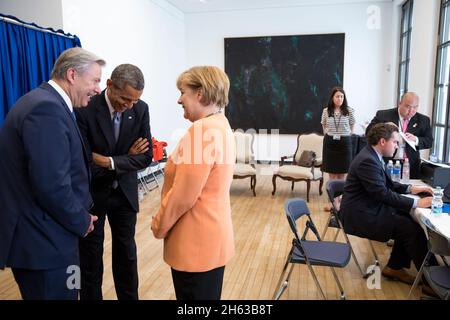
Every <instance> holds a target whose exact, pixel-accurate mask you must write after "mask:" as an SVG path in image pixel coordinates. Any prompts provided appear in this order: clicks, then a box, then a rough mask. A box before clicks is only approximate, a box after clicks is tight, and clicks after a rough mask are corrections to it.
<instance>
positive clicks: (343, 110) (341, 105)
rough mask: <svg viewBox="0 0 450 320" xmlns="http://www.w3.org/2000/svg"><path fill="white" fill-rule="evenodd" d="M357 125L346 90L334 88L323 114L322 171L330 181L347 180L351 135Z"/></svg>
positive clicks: (350, 156)
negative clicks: (348, 102)
mask: <svg viewBox="0 0 450 320" xmlns="http://www.w3.org/2000/svg"><path fill="white" fill-rule="evenodd" d="M354 124H355V117H354V111H353V109H352V108H350V107H349V106H348V104H347V98H346V96H345V92H344V89H342V88H340V87H334V88H333V89H332V91H331V95H330V99H329V100H328V104H327V106H326V108H325V109H323V112H322V126H323V133H324V139H323V158H322V159H323V160H322V170H323V171H324V172H327V173H328V174H329V176H330V179H345V178H346V176H347V172H348V168H349V166H350V162H351V160H352V142H351V138H350V137H351V135H352V133H353V126H354Z"/></svg>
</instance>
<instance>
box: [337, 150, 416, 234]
mask: <svg viewBox="0 0 450 320" xmlns="http://www.w3.org/2000/svg"><path fill="white" fill-rule="evenodd" d="M407 188H408V185H406V184H401V183H398V182H394V181H392V180H391V178H389V176H388V175H387V174H386V172H385V171H384V169H383V167H382V164H381V161H380V160H379V158H378V155H377V153H376V152H375V150H374V149H373V148H372V147H371V146H370V145H367V146H366V147H365V148H364V149H362V150H361V151H360V152H359V153H358V155H357V156H356V157H355V159H353V161H352V163H351V165H350V169H349V172H348V175H347V180H346V182H345V186H344V193H343V196H342V202H341V209H340V215H341V219H342V222H343V226H344V230H345V232H346V233H348V234H352V235H356V236H359V237H362V238H368V239H371V240H377V241H383V242H384V241H387V240H389V239H391V235H392V233H393V228H394V219H393V214H395V213H396V212H397V211H399V210H400V211H409V210H410V209H411V208H412V206H413V204H414V200H413V199H412V198H408V197H405V196H402V195H401V194H402V193H403V194H404V193H406V191H407Z"/></svg>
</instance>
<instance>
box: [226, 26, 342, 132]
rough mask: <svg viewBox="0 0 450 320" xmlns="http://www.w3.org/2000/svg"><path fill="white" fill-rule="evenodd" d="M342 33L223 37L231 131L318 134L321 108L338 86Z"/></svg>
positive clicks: (340, 77)
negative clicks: (277, 130)
mask: <svg viewBox="0 0 450 320" xmlns="http://www.w3.org/2000/svg"><path fill="white" fill-rule="evenodd" d="M344 45H345V34H343V33H339V34H321V35H293V36H276V37H251V38H226V39H225V72H226V73H227V74H228V77H229V78H230V96H229V97H230V103H229V105H228V107H227V108H225V109H226V115H227V117H228V119H229V121H230V124H231V126H232V128H233V129H243V130H247V129H251V128H253V129H256V130H260V129H269V130H270V129H279V130H280V133H291V134H293V133H309V132H321V131H322V126H321V124H320V118H321V115H322V109H323V107H324V106H325V104H326V103H327V101H328V98H329V94H330V91H331V89H332V88H333V87H334V86H343V74H344Z"/></svg>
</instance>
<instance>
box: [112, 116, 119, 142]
mask: <svg viewBox="0 0 450 320" xmlns="http://www.w3.org/2000/svg"><path fill="white" fill-rule="evenodd" d="M113 129H114V138H115V139H116V143H117V141H118V140H119V133H120V112H117V111H114V113H113Z"/></svg>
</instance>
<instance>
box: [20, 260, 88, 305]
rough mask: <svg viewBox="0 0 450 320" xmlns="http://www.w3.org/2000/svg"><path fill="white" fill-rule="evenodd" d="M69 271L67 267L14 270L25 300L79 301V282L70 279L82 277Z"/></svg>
mask: <svg viewBox="0 0 450 320" xmlns="http://www.w3.org/2000/svg"><path fill="white" fill-rule="evenodd" d="M67 271H68V269H67V267H65V268H59V269H53V270H29V269H20V268H12V272H13V275H14V279H15V280H16V282H17V284H18V286H19V290H20V294H21V296H22V299H23V300H77V299H78V288H77V286H76V282H77V281H71V279H69V277H72V276H74V277H79V276H80V275H79V274H78V275H77V274H71V273H70V272H69V273H67ZM69 271H70V270H69Z"/></svg>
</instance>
